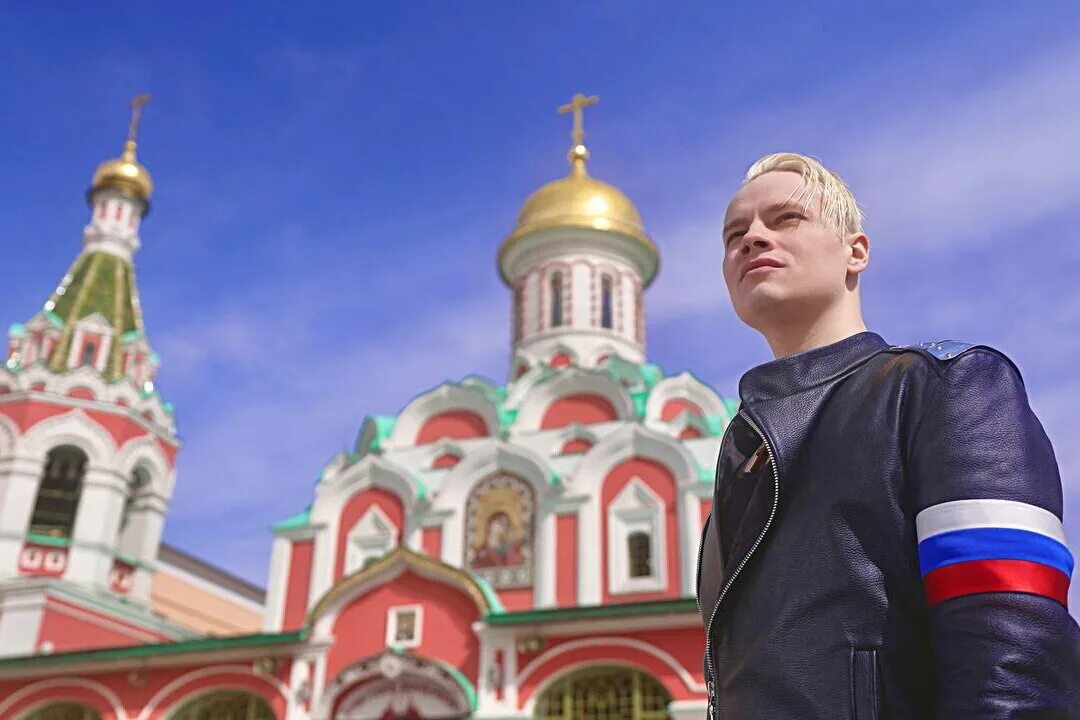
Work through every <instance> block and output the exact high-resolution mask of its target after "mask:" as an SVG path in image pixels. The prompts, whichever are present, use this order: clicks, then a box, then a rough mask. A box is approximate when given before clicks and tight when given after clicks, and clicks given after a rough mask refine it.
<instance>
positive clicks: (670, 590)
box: [600, 457, 680, 604]
mask: <svg viewBox="0 0 1080 720" xmlns="http://www.w3.org/2000/svg"><path fill="white" fill-rule="evenodd" d="M634 476H637V477H639V478H641V480H642V481H643V482H644V483H645V484H646V485H648V487H649V488H650V489H651V490H652V491H653V492H654V493H656V494H657V495H658V496H659V497H660V498H661V499H662V500H663V501H664V509H665V517H664V526H665V528H664V529H665V535H666V537H665V538H664V546H665V553H666V557H667V584H668V586H667V590H664V591H660V592H656V591H653V592H640V593H619V594H618V595H611V594H610V593H608V552H609V551H610V549H609V548H608V546H607V537H608V519H607V508H608V506H609V505H610V504H611V501H612V500H614V499H615V496H616V495H618V494H619V493H620V492H621V491H622V489H623V488H625V487H626V484H627V483H628V482H630V478H632V477H634ZM600 507H601V508H602V510H601V519H600V537H601V538H603V539H604V540H603V542H602V543H601V546H602V548H603V552H602V553H601V558H600V572H601V574H602V580H603V594H602V599H603V602H604V603H605V604H607V603H618V602H642V601H645V600H660V599H662V598H673V597H679V596H680V593H679V543H678V540H677V538H678V514H677V507H676V493H675V478H674V477H673V476H672V474H671V472H670V471H668V469H667V468H666V467H664V466H663V465H661V464H660V463H657V462H654V461H652V460H646V459H644V458H640V457H635V458H632V459H630V460H627V461H626V462H623V463H621V464H619V465H617V466H616V467H615V468H613V469H612V471H611V472H610V473H608V476H607V477H606V478H605V479H604V484H603V487H602V489H601V491H600Z"/></svg>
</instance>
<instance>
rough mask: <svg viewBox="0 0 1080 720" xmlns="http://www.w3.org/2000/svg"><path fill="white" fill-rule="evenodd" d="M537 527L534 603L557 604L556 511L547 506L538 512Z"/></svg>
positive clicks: (537, 605) (540, 605) (549, 605)
mask: <svg viewBox="0 0 1080 720" xmlns="http://www.w3.org/2000/svg"><path fill="white" fill-rule="evenodd" d="M538 515H539V517H537V527H536V577H534V578H533V588H534V590H535V597H534V598H533V605H535V606H536V607H540V608H545V607H554V606H555V566H556V554H555V553H556V550H555V518H556V517H557V516H556V514H555V512H554V511H553V510H552V509H551V508H546V509H544V510H542V511H541V512H540V513H538Z"/></svg>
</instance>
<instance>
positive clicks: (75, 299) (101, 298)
mask: <svg viewBox="0 0 1080 720" xmlns="http://www.w3.org/2000/svg"><path fill="white" fill-rule="evenodd" d="M44 312H45V314H46V315H48V316H50V319H52V320H53V321H54V322H59V323H62V324H63V330H62V331H61V334H60V341H59V342H58V343H57V344H56V346H55V347H54V348H53V349H52V352H51V354H50V356H49V358H48V362H49V367H50V368H51V369H52V370H53V371H55V372H63V371H65V370H66V369H67V356H68V352H70V350H71V341H72V338H73V336H74V332H75V324H76V323H77V322H78V321H79V320H82V319H83V318H85V317H89V316H90V315H94V314H100V315H101V316H102V317H104V318H105V320H106V322H108V323H109V325H110V326H111V327H112V342H111V343H109V357H108V360H107V361H106V363H105V372H104V375H105V378H106V379H108V380H115V379H117V378H119V377H120V376H121V375H123V365H122V355H121V350H122V349H123V348H122V344H123V342H122V340H123V337H124V335H125V334H128V333H133V332H139V333H141V332H142V331H143V328H142V316H141V314H140V313H139V300H138V293H137V291H136V289H135V270H134V268H132V266H131V263H130V262H128V261H127V260H124V259H123V258H120V257H117V256H116V255H112V254H111V253H107V252H101V251H96V252H87V253H82V254H81V255H79V257H78V258H76V259H75V262H74V263H73V264H72V266H71V269H70V270H69V271H68V273H67V274H66V275H65V276H64V279H63V281H61V284H60V286H59V287H57V289H56V290H55V291H54V292H53V294H52V297H50V298H49V301H48V302H46V303H45V307H44Z"/></svg>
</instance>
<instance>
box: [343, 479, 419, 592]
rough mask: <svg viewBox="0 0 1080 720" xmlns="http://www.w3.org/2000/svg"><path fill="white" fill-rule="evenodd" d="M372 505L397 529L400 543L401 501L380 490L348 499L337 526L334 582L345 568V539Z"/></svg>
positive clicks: (402, 513) (402, 512)
mask: <svg viewBox="0 0 1080 720" xmlns="http://www.w3.org/2000/svg"><path fill="white" fill-rule="evenodd" d="M372 505H378V506H379V509H380V510H382V511H383V512H384V513H386V517H388V518H390V522H392V523H394V526H395V527H397V529H398V533H399V536H398V539H397V540H398V543H400V542H401V537H400V532H401V528H403V527H404V526H405V511H404V509H403V508H402V504H401V499H400V498H398V496H397V495H395V494H394V493H392V492H390V491H389V490H383V489H382V488H376V487H373V488H368V489H367V490H363V491H361V492H359V493H357V494H356V495H353V496H352V497H351V498H349V501H348V502H347V503H345V507H343V508H342V509H341V523H340V525H339V526H338V539H337V559H336V561H335V562H334V580H335V581H337V580H338V579H340V578H341V575H342V572H343V571H344V568H345V538H346V537H347V536H348V534H349V531H350V530H352V527H353V525H355V524H356V523H357V521H358V520H360V518H362V517H363V516H364V513H366V512H367V511H368V508H370V507H371V506H372Z"/></svg>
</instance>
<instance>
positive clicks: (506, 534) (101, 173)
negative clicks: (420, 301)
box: [0, 95, 737, 720]
mask: <svg viewBox="0 0 1080 720" xmlns="http://www.w3.org/2000/svg"><path fill="white" fill-rule="evenodd" d="M144 102H145V99H144V98H140V99H138V100H137V101H136V102H135V103H134V112H133V119H132V124H131V128H130V131H129V137H128V141H127V144H126V145H125V149H124V153H123V155H122V156H121V157H120V158H117V159H115V160H110V161H107V162H106V163H103V164H102V165H101V166H100V167H99V168H98V171H97V172H96V173H95V175H94V179H93V183H92V186H91V189H90V191H89V192H88V194H87V197H88V200H89V203H90V207H91V218H90V222H89V224H88V225H87V226H86V229H85V230H84V233H83V249H82V251H81V253H79V255H78V256H77V258H76V260H75V261H74V263H73V265H72V267H71V269H70V270H69V271H68V272H67V274H65V275H64V276H63V279H62V280H61V282H60V284H59V285H58V286H57V288H56V290H55V291H54V292H53V294H52V295H51V296H50V298H49V299H48V301H47V302H46V303H45V304H44V306H43V307H42V308H41V309H40V310H39V311H38V312H37V313H35V314H34V315H33V316H32V317H31V318H30V320H29V321H27V322H26V323H23V324H16V325H13V326H12V328H11V330H10V332H9V341H8V353H7V363H6V365H5V366H4V367H3V368H2V369H0V654H3V655H5V656H7V657H6V658H4V659H0V698H2V699H0V720H8V719H11V720H99V719H100V720H157V719H159V718H160V719H163V720H165V719H167V720H205V719H207V718H215V720H217V719H219V718H224V719H226V720H263V719H264V718H265V719H266V720H269V719H270V718H274V719H275V720H284V719H286V718H287V719H288V720H312V719H315V718H319V719H322V718H327V719H329V718H355V719H356V720H389V719H391V718H464V717H473V718H533V717H535V718H546V719H549V720H556V719H558V720H568V719H569V718H573V719H574V720H582V719H584V720H592V719H596V720H600V719H603V718H613V717H619V718H633V719H634V720H654V719H655V720H659V719H660V718H675V719H677V720H678V719H683V718H692V717H693V718H696V717H700V716H701V713H702V712H703V711H704V708H705V697H706V692H705V690H706V688H705V684H704V681H703V677H702V671H701V648H702V646H703V643H704V633H703V630H702V628H701V623H700V620H699V618H698V614H697V610H696V605H695V601H694V599H693V596H694V594H695V586H696V568H697V562H698V546H699V537H700V533H701V528H702V524H703V521H704V519H705V517H706V515H707V514H708V512H709V510H710V506H711V498H712V473H713V466H714V463H715V453H716V447H717V437H718V436H719V435H720V434H721V432H722V431H723V429H724V428H725V427H726V425H727V423H728V422H729V420H730V419H731V417H732V416H733V415H734V414H735V412H736V410H737V408H736V403H735V402H734V401H732V400H730V399H725V398H722V397H720V396H719V395H718V394H717V393H716V392H715V391H713V390H712V389H711V388H709V387H708V386H706V385H705V384H704V383H702V382H701V381H700V380H698V379H697V378H695V377H694V376H693V375H692V374H690V373H689V372H683V373H680V374H675V375H665V373H664V372H663V371H662V369H661V368H660V367H659V366H657V365H655V364H653V363H650V362H649V361H648V359H647V353H646V323H645V302H644V293H645V289H646V288H647V287H648V286H649V284H650V283H651V282H652V280H653V279H654V278H655V276H656V273H657V271H658V268H659V251H658V249H657V246H656V244H655V243H654V242H653V240H652V239H651V238H650V237H649V235H648V234H647V233H646V232H645V229H644V224H643V222H642V219H641V216H640V215H639V213H638V211H637V209H636V208H635V207H634V205H633V203H631V201H630V200H629V199H628V198H627V197H626V196H625V195H624V194H623V193H622V192H620V191H619V190H618V189H616V188H615V187H613V186H611V185H609V184H607V183H604V182H601V181H600V180H597V179H595V178H593V177H592V176H591V175H590V174H589V171H588V169H587V163H588V160H589V151H588V149H587V148H586V146H585V144H584V129H583V110H584V108H585V107H588V106H590V105H592V104H595V102H596V98H595V97H585V96H582V95H576V96H575V97H574V98H573V100H572V101H571V102H570V103H569V104H568V105H566V106H564V107H563V108H560V112H565V113H572V114H573V116H574V124H573V131H572V133H571V138H572V146H571V149H570V152H569V155H568V159H569V163H570V171H569V173H568V174H567V175H566V176H565V177H563V178H560V179H557V180H555V181H553V182H550V183H548V184H546V185H544V186H543V187H541V188H540V189H539V190H537V191H536V192H535V193H533V194H532V195H531V196H530V197H529V198H528V199H527V200H526V201H525V203H524V205H523V207H522V208H521V211H520V212H519V214H518V217H517V222H516V224H515V225H514V227H513V229H512V230H511V232H510V233H509V235H508V236H507V237H506V238H505V240H504V241H503V242H502V245H501V246H500V247H499V249H498V252H497V258H498V263H497V264H498V269H499V274H500V277H501V278H502V280H503V281H504V282H505V283H506V285H507V286H508V288H509V290H510V293H509V295H510V301H511V311H510V318H511V323H510V325H511V327H510V337H511V363H510V372H509V378H508V379H507V381H506V382H505V383H503V384H497V383H494V382H492V381H489V380H487V379H485V378H481V377H477V376H469V377H466V378H464V379H462V380H460V381H453V382H451V381H448V382H446V383H444V384H442V385H440V386H439V387H437V388H435V389H433V390H430V391H427V392H424V393H422V394H420V395H418V396H416V397H415V398H414V399H413V400H412V401H411V402H409V403H408V404H407V405H406V406H405V407H404V408H402V409H401V410H400V412H398V413H397V414H396V415H393V416H387V415H371V416H368V417H367V418H365V419H364V420H363V422H362V423H361V426H360V430H359V434H358V437H357V440H356V443H355V446H354V447H353V448H352V449H350V450H348V451H344V452H341V453H339V454H338V455H337V456H336V457H334V458H333V459H332V460H331V461H330V462H329V463H328V464H327V465H326V467H325V468H323V470H322V473H321V475H320V479H319V482H318V484H317V486H316V487H315V491H314V496H313V497H311V498H309V499H310V503H309V504H308V505H307V507H305V508H304V509H303V510H301V511H300V512H299V513H298V514H296V515H295V516H293V517H291V518H288V519H286V520H283V521H281V522H279V523H277V524H276V525H274V526H273V541H272V556H271V563H270V564H271V569H270V574H269V578H268V587H267V590H266V595H265V602H261V600H260V602H259V610H260V611H261V617H262V619H261V628H255V629H253V630H258V631H252V632H248V633H246V634H240V635H235V634H234V635H230V636H221V633H220V632H218V633H215V634H207V632H205V630H204V631H203V632H199V631H193V630H192V628H191V627H190V623H188V624H187V625H185V624H184V623H183V622H180V621H179V620H178V619H177V618H176V617H173V616H170V614H169V611H168V610H167V609H162V608H161V607H158V608H154V609H155V610H156V612H151V609H152V603H151V599H152V598H151V592H150V588H151V586H152V583H153V582H154V578H155V577H156V576H157V575H160V573H161V572H162V567H163V563H162V561H161V560H160V557H161V554H160V552H159V546H160V542H161V530H162V526H163V524H164V522H165V518H166V516H167V512H168V507H169V502H170V498H171V497H172V491H173V486H174V483H175V482H176V477H175V471H174V467H175V459H176V453H177V451H178V447H179V442H178V440H177V436H176V426H175V423H174V419H173V410H172V407H171V406H170V405H169V404H168V403H167V402H164V401H163V399H162V398H161V397H160V395H159V394H158V391H157V389H156V387H155V386H154V375H155V374H156V371H157V367H158V358H157V356H156V355H155V354H154V353H153V352H152V350H151V347H150V344H149V340H148V339H147V337H146V335H145V332H144V331H143V325H142V310H141V308H140V305H139V302H138V293H137V291H136V287H135V273H134V264H133V259H134V254H135V251H136V250H137V249H138V248H139V246H140V244H141V243H140V239H139V229H140V225H141V221H142V220H143V218H144V217H145V216H146V213H147V211H148V210H149V207H150V205H149V200H150V195H151V193H152V191H153V185H152V183H151V179H150V174H149V172H148V171H147V169H146V168H145V167H144V166H142V165H141V164H140V163H139V162H138V160H137V159H136V155H135V150H136V132H137V127H138V121H139V113H140V112H141V108H142V104H143V103H144ZM299 487H300V486H299V485H298V488H299ZM298 492H302V491H298ZM300 504H302V500H298V505H300ZM207 582H208V581H207ZM224 582H225V581H224V580H222V581H221V582H220V583H219V584H221V583H224ZM193 583H194V581H193ZM209 584H212V583H209ZM219 595H220V594H219ZM230 607H231V606H230ZM223 608H225V605H220V606H219V607H218V609H217V610H214V611H208V614H213V613H214V612H217V613H221V612H225V609H223Z"/></svg>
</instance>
